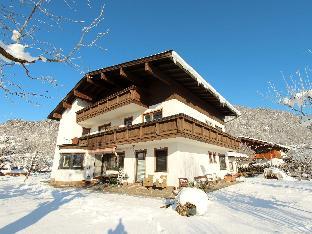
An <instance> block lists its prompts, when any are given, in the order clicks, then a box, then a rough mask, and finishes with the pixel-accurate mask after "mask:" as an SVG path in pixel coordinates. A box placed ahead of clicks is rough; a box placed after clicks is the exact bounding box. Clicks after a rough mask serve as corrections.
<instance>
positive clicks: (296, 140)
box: [225, 106, 312, 147]
mask: <svg viewBox="0 0 312 234" xmlns="http://www.w3.org/2000/svg"><path fill="white" fill-rule="evenodd" d="M236 108H237V109H238V110H239V111H240V112H241V116H240V117H239V118H237V119H235V120H232V121H229V122H228V123H226V126H225V128H226V131H227V132H228V133H230V134H232V135H234V136H247V137H253V138H257V139H261V140H265V141H270V142H274V143H279V144H283V145H288V146H310V147H312V131H311V130H310V129H309V128H307V127H306V126H304V125H302V124H301V122H300V118H299V117H298V116H295V115H293V114H291V113H289V112H286V111H278V110H272V109H266V108H255V109H252V108H247V107H242V106H236Z"/></svg>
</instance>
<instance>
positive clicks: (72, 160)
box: [59, 154, 84, 169]
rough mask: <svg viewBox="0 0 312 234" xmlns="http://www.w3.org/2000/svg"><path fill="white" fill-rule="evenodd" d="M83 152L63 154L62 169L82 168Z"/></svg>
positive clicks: (61, 159)
mask: <svg viewBox="0 0 312 234" xmlns="http://www.w3.org/2000/svg"><path fill="white" fill-rule="evenodd" d="M83 158H84V155H83V154H61V158H60V165H59V168H60V169H82V168H83Z"/></svg>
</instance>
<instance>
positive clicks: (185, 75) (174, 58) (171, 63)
mask: <svg viewBox="0 0 312 234" xmlns="http://www.w3.org/2000/svg"><path fill="white" fill-rule="evenodd" d="M146 63H149V64H152V65H153V66H154V67H155V68H157V70H158V71H160V72H161V73H163V74H164V75H165V76H166V77H170V78H171V79H174V80H175V81H176V82H178V83H180V84H182V85H183V86H185V87H186V88H187V89H189V90H190V91H192V92H193V93H194V94H195V95H198V96H200V98H201V99H203V100H204V101H207V102H209V103H212V104H213V105H214V106H216V107H217V108H218V109H219V110H220V111H222V112H223V113H224V114H225V115H228V116H236V117H237V116H239V115H240V112H239V111H238V110H237V109H236V108H235V107H234V106H233V105H231V104H230V103H229V102H228V101H227V100H226V99H225V98H224V97H223V96H222V95H221V94H220V93H218V92H217V91H216V90H215V89H214V88H213V87H212V86H211V85H210V84H209V83H208V82H207V81H206V80H205V79H204V78H203V77H202V76H200V75H199V74H198V73H197V72H196V71H195V69H193V68H192V67H191V66H190V65H189V64H188V63H187V62H186V61H185V60H183V59H182V57H181V56H180V55H179V54H178V53H177V52H175V51H173V50H168V51H164V52H161V53H158V54H154V55H150V56H147V57H143V58H138V59H135V60H131V61H128V62H125V63H121V64H117V65H113V66H109V67H105V68H101V69H97V70H94V71H92V72H89V73H87V74H86V75H85V76H84V77H83V78H82V79H81V80H80V81H79V82H78V83H77V84H76V85H75V86H74V88H73V89H72V90H71V91H70V92H69V93H68V94H67V95H66V96H65V98H64V99H63V100H62V101H61V102H60V103H59V104H58V105H57V106H56V108H55V109H54V110H53V111H52V112H51V113H50V114H49V116H48V118H50V119H54V117H53V113H62V112H63V111H64V105H63V102H66V103H72V102H73V100H74V99H75V97H74V96H75V95H74V91H75V90H77V89H87V88H88V87H89V86H88V85H87V84H86V82H85V81H86V79H88V77H92V76H98V75H101V74H109V75H112V76H115V75H116V74H117V73H116V72H117V71H119V70H120V69H125V70H127V72H130V73H131V72H136V75H138V76H140V75H142V74H143V73H144V64H146ZM140 72H142V74H141V73H140ZM116 82H117V81H116ZM92 93H93V95H96V94H97V92H96V91H95V90H93V91H92Z"/></svg>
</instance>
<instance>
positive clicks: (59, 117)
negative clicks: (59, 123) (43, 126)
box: [52, 113, 62, 119]
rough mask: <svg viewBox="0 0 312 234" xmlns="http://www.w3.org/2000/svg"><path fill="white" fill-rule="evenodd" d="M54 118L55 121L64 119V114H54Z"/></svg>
mask: <svg viewBox="0 0 312 234" xmlns="http://www.w3.org/2000/svg"><path fill="white" fill-rule="evenodd" d="M52 117H53V118H54V119H61V118H62V114H59V113H53V115H52Z"/></svg>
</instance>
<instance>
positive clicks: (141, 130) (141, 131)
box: [139, 126, 143, 138]
mask: <svg viewBox="0 0 312 234" xmlns="http://www.w3.org/2000/svg"><path fill="white" fill-rule="evenodd" d="M142 135H143V129H142V126H140V135H139V136H140V138H142Z"/></svg>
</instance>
